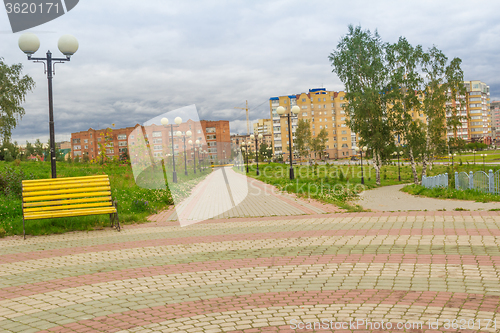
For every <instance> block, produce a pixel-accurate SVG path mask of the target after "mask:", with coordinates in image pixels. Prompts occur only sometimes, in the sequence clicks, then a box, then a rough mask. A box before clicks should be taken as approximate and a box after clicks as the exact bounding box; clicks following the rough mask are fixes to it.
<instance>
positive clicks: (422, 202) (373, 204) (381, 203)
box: [355, 185, 500, 212]
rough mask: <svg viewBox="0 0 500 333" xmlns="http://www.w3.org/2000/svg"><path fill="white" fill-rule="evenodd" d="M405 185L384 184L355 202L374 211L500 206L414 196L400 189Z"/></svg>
mask: <svg viewBox="0 0 500 333" xmlns="http://www.w3.org/2000/svg"><path fill="white" fill-rule="evenodd" d="M404 186H405V185H393V186H384V187H380V188H376V189H372V190H368V191H365V192H363V193H362V194H361V195H360V198H359V200H357V201H356V202H355V203H356V204H358V205H360V206H361V207H363V208H365V209H371V210H373V211H385V212H397V211H411V210H422V211H423V210H427V211H438V210H447V211H451V210H455V209H457V208H463V209H468V210H471V211H479V210H484V211H486V210H490V209H495V208H497V209H498V208H500V203H498V202H488V203H482V202H475V201H466V200H451V199H434V198H426V197H419V196H414V195H411V194H408V193H405V192H402V191H400V190H401V189H402V188H403V187H404Z"/></svg>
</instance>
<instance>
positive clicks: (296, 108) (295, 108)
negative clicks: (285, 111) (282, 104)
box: [292, 105, 300, 114]
mask: <svg viewBox="0 0 500 333" xmlns="http://www.w3.org/2000/svg"><path fill="white" fill-rule="evenodd" d="M292 112H293V114H299V112H300V108H299V107H298V106H297V105H295V106H294V107H292Z"/></svg>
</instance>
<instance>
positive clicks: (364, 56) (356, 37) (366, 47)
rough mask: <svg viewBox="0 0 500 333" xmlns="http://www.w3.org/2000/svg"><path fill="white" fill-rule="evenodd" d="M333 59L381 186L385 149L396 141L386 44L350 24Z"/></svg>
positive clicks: (354, 128) (354, 124)
mask: <svg viewBox="0 0 500 333" xmlns="http://www.w3.org/2000/svg"><path fill="white" fill-rule="evenodd" d="M329 60H330V61H331V64H332V66H333V72H334V73H336V74H337V76H338V77H339V79H340V81H342V83H344V86H345V90H346V94H345V98H346V100H347V105H348V108H347V109H348V112H349V120H348V121H347V123H348V125H349V127H350V128H351V130H352V131H353V132H355V133H357V134H358V135H359V136H360V137H362V138H363V141H364V142H365V143H366V144H367V145H368V146H369V148H371V151H372V154H373V167H374V168H375V173H376V183H377V184H378V185H380V169H381V167H382V162H383V159H384V158H385V156H384V155H385V154H384V151H385V150H386V148H387V146H388V145H389V144H390V143H391V142H392V141H393V136H392V133H391V128H390V124H389V120H388V114H387V102H386V95H385V94H383V91H384V89H385V88H386V86H387V83H388V80H389V75H388V71H387V67H386V66H385V47H384V44H383V42H382V40H381V38H380V36H379V34H378V33H377V31H375V33H371V32H370V30H362V28H361V27H360V26H357V27H356V28H354V27H353V26H352V25H349V27H348V33H347V34H346V35H345V36H343V37H342V38H341V40H340V42H339V43H338V45H337V47H336V49H335V50H334V51H333V52H332V53H331V54H330V56H329Z"/></svg>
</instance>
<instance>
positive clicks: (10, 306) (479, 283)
mask: <svg viewBox="0 0 500 333" xmlns="http://www.w3.org/2000/svg"><path fill="white" fill-rule="evenodd" d="M257 202H258V200H257ZM309 204H311V205H312V203H309ZM304 207H305V206H304ZM167 215H168V214H166V213H164V214H159V215H158V216H156V217H154V218H153V220H154V222H151V223H148V224H141V225H125V226H124V228H123V229H122V232H120V233H117V232H115V231H114V230H101V231H95V232H77V233H67V234H63V235H51V236H40V237H31V238H28V239H27V240H25V241H23V240H22V239H20V238H13V237H11V238H6V239H3V240H0V332H39V331H42V332H313V331H314V332H443V331H449V332H499V331H500V316H499V314H498V313H499V311H500V283H499V274H500V247H499V245H500V244H499V243H500V238H499V236H500V212H496V211H491V212H406V213H403V212H398V213H390V212H387V213H383V212H377V213H342V212H339V213H327V214H317V213H316V212H315V211H310V212H309V214H307V215H304V214H301V215H291V216H269V217H249V218H232V219H225V218H224V219H223V218H221V219H212V220H208V221H206V222H201V223H198V224H193V225H189V226H186V227H180V226H179V225H178V224H176V223H175V222H172V221H168V220H167V218H166V216H167ZM453 320H456V321H455V322H453ZM320 324H321V325H322V326H320ZM389 325H392V328H391V327H389ZM398 325H402V326H398ZM405 325H406V328H405ZM446 325H449V326H450V328H449V329H446V328H445V327H446ZM452 325H455V326H454V328H453V327H451V326H452ZM487 325H488V326H487ZM495 325H496V326H495ZM460 326H461V327H462V329H460Z"/></svg>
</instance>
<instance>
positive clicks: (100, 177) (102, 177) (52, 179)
mask: <svg viewBox="0 0 500 333" xmlns="http://www.w3.org/2000/svg"><path fill="white" fill-rule="evenodd" d="M98 179H109V177H108V176H107V175H100V176H82V177H68V178H49V179H31V180H23V185H24V184H37V183H52V182H53V183H58V182H72V181H82V180H83V181H96V180H98Z"/></svg>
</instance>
